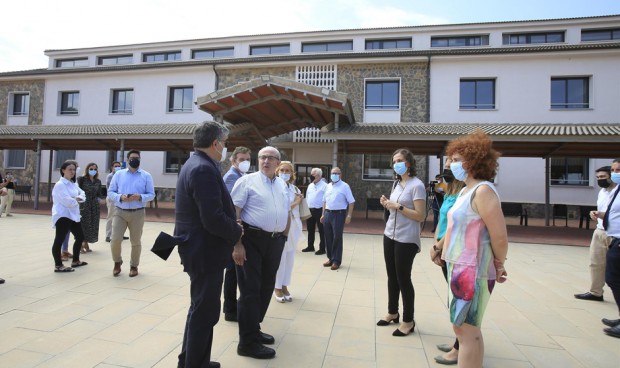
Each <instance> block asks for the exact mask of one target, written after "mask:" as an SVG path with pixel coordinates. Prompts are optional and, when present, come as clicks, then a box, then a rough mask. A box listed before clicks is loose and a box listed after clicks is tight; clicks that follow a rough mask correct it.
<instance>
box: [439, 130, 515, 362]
mask: <svg viewBox="0 0 620 368" xmlns="http://www.w3.org/2000/svg"><path fill="white" fill-rule="evenodd" d="M491 145H492V141H491V139H490V138H489V137H488V136H487V135H486V134H485V133H484V132H483V131H480V130H479V131H476V132H474V133H471V134H469V135H467V136H465V137H462V138H459V139H456V140H453V141H452V142H450V144H449V145H448V148H447V149H446V154H447V155H448V157H451V159H452V163H451V164H450V169H451V170H452V174H453V175H454V177H455V178H456V179H457V180H460V181H463V182H465V185H466V186H465V188H463V189H462V190H461V192H460V193H459V196H458V198H457V199H456V202H455V203H454V205H453V206H452V208H451V209H450V211H449V212H448V227H447V230H446V234H445V235H444V243H443V245H444V246H443V247H441V248H439V247H435V251H436V252H441V253H442V259H443V260H444V261H445V262H446V265H447V270H448V285H449V286H450V290H449V293H448V306H449V308H450V321H451V322H452V324H453V328H454V332H455V334H456V336H457V338H458V340H459V344H460V346H459V353H458V362H459V366H461V367H482V358H483V356H484V342H483V339H482V333H481V331H480V326H481V324H482V318H483V316H484V311H485V309H486V306H487V304H488V302H489V298H490V296H491V292H492V291H493V287H494V286H495V281H497V282H500V283H501V282H504V281H505V280H506V276H507V273H506V270H505V269H504V261H505V259H506V254H507V252H508V237H507V234H506V222H505V220H504V215H503V213H502V208H501V202H500V199H499V195H498V194H497V191H496V190H495V187H494V186H493V184H492V183H491V182H490V180H491V179H493V178H494V177H495V174H496V170H497V159H498V158H499V156H500V154H499V153H498V152H497V151H495V150H494V149H493V148H491Z"/></svg>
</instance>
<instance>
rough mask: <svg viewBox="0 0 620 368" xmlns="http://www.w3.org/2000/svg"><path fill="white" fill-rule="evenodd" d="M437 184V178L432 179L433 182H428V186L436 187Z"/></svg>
mask: <svg viewBox="0 0 620 368" xmlns="http://www.w3.org/2000/svg"><path fill="white" fill-rule="evenodd" d="M435 184H437V180H432V181H431V182H429V183H428V186H429V187H431V188H434V187H435Z"/></svg>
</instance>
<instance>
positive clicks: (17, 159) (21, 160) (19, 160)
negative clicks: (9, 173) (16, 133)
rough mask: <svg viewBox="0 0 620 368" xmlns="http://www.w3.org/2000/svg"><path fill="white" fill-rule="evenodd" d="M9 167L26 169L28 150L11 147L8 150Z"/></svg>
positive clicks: (7, 164)
mask: <svg viewBox="0 0 620 368" xmlns="http://www.w3.org/2000/svg"><path fill="white" fill-rule="evenodd" d="M5 157H6V160H5V161H6V162H5V166H6V168H7V169H25V168H26V150H16V149H10V150H6V156H5Z"/></svg>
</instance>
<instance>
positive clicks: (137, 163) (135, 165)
mask: <svg viewBox="0 0 620 368" xmlns="http://www.w3.org/2000/svg"><path fill="white" fill-rule="evenodd" d="M129 166H131V167H133V168H134V169H137V168H139V167H140V159H139V158H132V159H131V160H129Z"/></svg>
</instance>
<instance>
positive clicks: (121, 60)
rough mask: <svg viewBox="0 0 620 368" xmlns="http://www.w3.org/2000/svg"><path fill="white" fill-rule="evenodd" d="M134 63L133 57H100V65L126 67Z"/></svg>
mask: <svg viewBox="0 0 620 368" xmlns="http://www.w3.org/2000/svg"><path fill="white" fill-rule="evenodd" d="M131 63H133V55H116V56H100V57H99V58H98V59H97V64H99V65H126V64H131Z"/></svg>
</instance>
